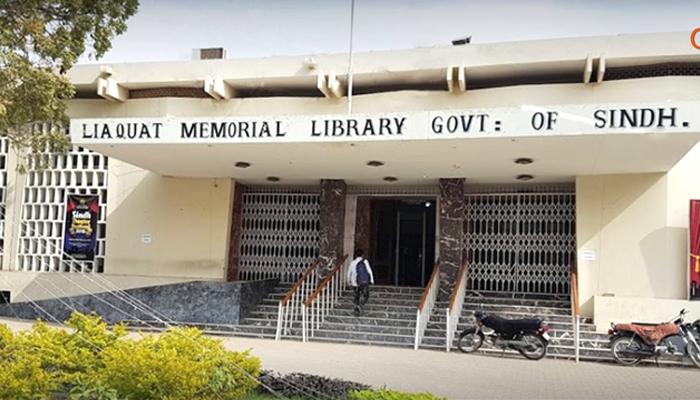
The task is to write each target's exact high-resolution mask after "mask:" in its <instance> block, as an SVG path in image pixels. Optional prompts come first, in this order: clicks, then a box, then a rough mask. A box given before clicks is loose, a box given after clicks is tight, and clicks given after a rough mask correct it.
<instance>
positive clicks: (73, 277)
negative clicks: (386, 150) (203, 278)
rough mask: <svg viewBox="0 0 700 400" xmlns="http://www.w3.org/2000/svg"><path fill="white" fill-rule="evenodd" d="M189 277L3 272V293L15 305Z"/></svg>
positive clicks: (0, 272) (171, 282) (144, 285)
mask: <svg viewBox="0 0 700 400" xmlns="http://www.w3.org/2000/svg"><path fill="white" fill-rule="evenodd" d="M192 280H193V279H189V278H176V277H158V276H153V277H149V276H135V275H134V276H128V275H109V274H99V275H96V274H68V273H47V272H26V271H0V290H3V291H4V290H6V291H9V292H10V296H11V299H12V301H13V302H17V301H29V300H32V301H37V300H46V299H53V298H56V297H72V296H82V295H87V294H96V293H104V292H109V291H113V290H115V288H119V289H121V290H127V289H135V288H140V287H147V286H158V285H167V284H173V283H184V282H189V281H192Z"/></svg>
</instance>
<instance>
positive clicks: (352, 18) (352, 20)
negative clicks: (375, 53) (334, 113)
mask: <svg viewBox="0 0 700 400" xmlns="http://www.w3.org/2000/svg"><path fill="white" fill-rule="evenodd" d="M354 30H355V0H350V60H349V62H348V82H347V83H348V114H352V43H353V39H354V34H353V33H354Z"/></svg>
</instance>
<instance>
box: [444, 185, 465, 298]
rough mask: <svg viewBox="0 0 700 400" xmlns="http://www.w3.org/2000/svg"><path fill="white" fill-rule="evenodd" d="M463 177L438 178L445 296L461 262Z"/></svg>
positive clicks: (450, 291) (446, 296)
mask: <svg viewBox="0 0 700 400" xmlns="http://www.w3.org/2000/svg"><path fill="white" fill-rule="evenodd" d="M463 236H464V179H440V297H441V298H443V299H449V296H450V295H451V293H452V288H453V287H454V284H455V283H456V281H457V271H458V270H459V268H460V266H461V265H462V257H463V251H462V237H463Z"/></svg>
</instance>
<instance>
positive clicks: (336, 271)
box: [301, 254, 348, 342]
mask: <svg viewBox="0 0 700 400" xmlns="http://www.w3.org/2000/svg"><path fill="white" fill-rule="evenodd" d="M347 259H348V255H347V254H346V255H344V256H343V258H342V259H341V260H340V262H338V265H336V266H335V268H333V270H332V271H331V273H330V274H328V276H327V277H326V278H325V279H324V280H323V281H322V282H321V284H320V285H318V288H317V289H316V290H315V291H314V292H313V294H312V295H311V296H309V298H308V299H307V300H306V301H305V302H304V304H303V305H302V307H301V321H302V322H301V332H302V335H301V336H302V340H303V341H304V342H306V341H307V340H308V337H309V331H310V332H311V335H313V333H314V331H315V330H316V329H318V328H319V326H320V325H321V322H323V321H324V320H325V318H326V315H327V314H328V311H330V310H331V309H332V308H333V307H334V306H335V303H336V301H337V300H338V298H339V297H340V292H341V291H342V290H343V289H344V287H345V283H346V282H345V281H344V279H343V278H344V277H343V275H344V274H342V273H340V271H341V270H342V269H343V266H344V265H345V261H346V260H347ZM309 317H310V318H311V321H309ZM309 322H310V324H309ZM309 328H310V329H309Z"/></svg>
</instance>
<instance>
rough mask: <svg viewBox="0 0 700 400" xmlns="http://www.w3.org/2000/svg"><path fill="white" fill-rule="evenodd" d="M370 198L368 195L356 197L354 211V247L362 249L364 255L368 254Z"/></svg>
mask: <svg viewBox="0 0 700 400" xmlns="http://www.w3.org/2000/svg"><path fill="white" fill-rule="evenodd" d="M370 223H371V215H370V199H369V198H368V197H358V198H357V209H356V212H355V249H358V248H359V249H362V250H364V252H365V257H369V254H370V250H371V249H370V235H371V229H372V227H371V226H370Z"/></svg>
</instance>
